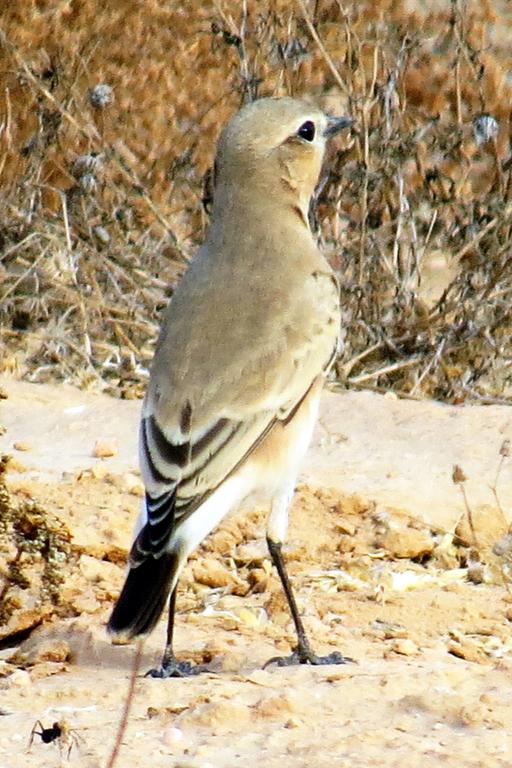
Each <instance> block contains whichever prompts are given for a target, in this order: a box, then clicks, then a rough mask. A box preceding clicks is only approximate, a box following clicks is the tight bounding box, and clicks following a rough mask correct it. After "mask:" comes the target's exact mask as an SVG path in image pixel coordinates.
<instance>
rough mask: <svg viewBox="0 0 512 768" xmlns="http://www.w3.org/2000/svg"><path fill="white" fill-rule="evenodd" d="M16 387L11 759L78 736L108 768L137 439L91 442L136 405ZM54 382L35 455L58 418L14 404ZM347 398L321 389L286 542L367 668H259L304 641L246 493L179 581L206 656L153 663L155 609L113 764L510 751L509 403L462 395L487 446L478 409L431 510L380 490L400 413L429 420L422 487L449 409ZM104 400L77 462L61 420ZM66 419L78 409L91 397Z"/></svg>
mask: <svg viewBox="0 0 512 768" xmlns="http://www.w3.org/2000/svg"><path fill="white" fill-rule="evenodd" d="M3 384H4V390H5V394H6V395H8V397H7V399H6V400H4V401H3V403H2V410H1V411H0V413H1V414H2V416H1V418H0V423H3V425H4V427H5V428H6V431H5V433H4V435H3V436H2V438H1V440H2V445H1V448H2V450H3V451H5V452H7V450H8V451H9V453H10V455H11V457H12V458H11V460H10V461H8V462H7V463H6V464H5V466H4V473H3V478H4V481H5V482H4V485H3V489H4V490H3V492H2V494H1V495H0V505H1V509H2V521H3V528H2V531H3V534H4V535H3V537H2V538H1V539H0V541H1V542H2V544H1V547H0V569H1V570H0V573H1V575H2V583H3V586H2V588H1V593H0V594H1V597H2V602H1V604H0V613H1V622H0V623H1V635H2V638H3V641H2V650H1V651H0V660H1V661H0V675H1V677H0V690H1V694H0V709H1V712H0V766H2V768H4V767H5V768H17V767H18V766H20V768H21V766H43V765H44V766H51V765H59V764H60V762H66V763H67V752H68V748H69V746H71V752H70V755H69V764H70V765H72V764H75V765H77V766H91V768H92V766H95V767H96V766H106V765H107V762H108V757H109V755H110V753H111V750H112V747H113V744H114V741H115V736H116V730H117V725H118V723H119V720H120V717H121V712H122V709H123V706H124V703H125V700H126V694H127V687H128V681H129V678H130V675H131V672H132V668H133V663H134V657H135V648H134V647H125V646H112V645H111V644H110V642H109V640H108V638H107V636H106V633H105V622H106V619H107V617H108V614H109V611H110V610H111V607H112V602H113V600H114V599H115V597H116V595H117V593H118V590H119V588H120V586H121V583H122V579H123V570H124V562H125V558H126V552H127V548H128V546H129V542H130V536H131V529H132V525H133V522H134V519H135V517H136V514H137V511H138V506H139V503H140V494H141V485H140V478H139V477H138V474H137V469H136V461H135V451H134V445H135V439H134V435H132V437H131V438H130V442H131V444H132V445H133V448H130V449H129V450H128V451H127V453H126V454H125V453H124V451H125V450H126V441H125V440H124V439H123V434H122V432H121V433H120V436H119V437H118V440H119V442H118V445H117V446H115V445H111V450H110V453H116V450H117V455H108V454H109V451H108V450H107V455H106V456H105V455H104V454H103V455H102V451H101V450H99V451H98V442H96V441H99V442H100V444H101V441H103V446H105V444H106V443H108V442H109V441H110V442H111V441H112V437H113V436H112V434H110V433H109V431H108V430H109V429H110V430H112V429H113V425H115V423H117V422H116V419H118V418H119V423H121V422H122V418H120V415H121V414H122V413H123V412H124V413H125V414H126V421H127V423H130V420H131V419H135V418H136V408H135V407H134V404H133V403H129V402H128V403H127V402H122V401H114V400H108V398H106V397H104V396H97V395H96V396H95V395H89V394H86V393H83V392H78V391H77V390H72V389H69V390H67V389H66V388H63V387H55V388H50V387H48V388H44V387H43V388H41V387H37V386H35V385H32V386H31V387H30V386H29V385H24V384H20V383H17V382H11V381H8V380H6V381H4V382H3ZM52 396H53V397H58V398H60V400H59V403H60V406H61V410H60V411H59V410H58V409H57V408H56V407H54V408H50V409H48V410H49V411H51V413H52V418H53V419H55V422H54V425H53V426H54V429H55V430H57V428H59V429H58V430H57V431H56V432H54V433H53V439H47V442H46V451H41V455H43V454H44V456H45V461H42V460H41V463H40V464H39V459H38V457H39V455H40V453H39V452H40V446H41V444H44V437H45V435H46V436H47V437H48V436H49V434H51V433H48V431H47V428H48V424H47V423H45V422H44V420H43V419H42V418H39V416H37V415H36V416H35V417H34V418H32V424H33V427H32V433H31V443H29V441H28V438H27V436H26V434H25V433H24V432H23V429H24V427H23V423H24V422H23V420H21V419H20V425H19V427H17V425H16V424H15V423H13V422H12V420H11V414H12V410H10V409H12V408H13V406H15V409H16V411H17V412H18V413H20V414H21V413H22V412H23V419H27V420H29V421H30V414H31V412H32V413H33V414H37V413H38V411H37V408H38V403H40V402H41V400H43V401H44V400H45V398H46V399H47V400H46V402H48V398H51V397H52ZM348 397H349V398H350V394H349V395H348ZM352 397H354V395H352ZM356 397H357V398H358V402H359V404H361V403H364V402H366V405H367V408H368V411H369V413H370V415H371V419H369V420H367V421H366V424H365V423H363V421H362V420H361V419H360V409H359V411H357V409H356V408H355V407H354V402H353V403H351V407H350V408H349V407H348V405H349V404H348V403H345V402H344V398H345V396H344V395H334V394H332V393H327V394H326V398H325V399H324V402H323V406H322V417H321V426H320V427H319V431H318V432H317V435H316V438H315V441H314V445H313V446H312V450H311V452H310V454H309V458H310V461H309V462H306V464H307V466H306V468H305V474H304V475H303V478H302V481H301V483H300V485H299V487H298V489H297V494H296V498H295V501H294V504H293V510H292V515H291V525H290V532H289V537H288V543H287V547H286V557H287V560H288V563H289V570H290V574H291V577H292V579H293V583H294V586H295V589H296V592H297V597H298V602H299V606H300V609H301V611H302V613H303V616H304V621H305V624H306V627H307V629H308V631H309V633H310V635H311V637H312V638H314V645H315V648H316V649H317V650H318V651H319V652H322V653H326V652H330V651H331V650H334V649H338V650H342V651H343V653H344V654H345V655H346V656H348V657H351V658H352V659H353V660H354V662H353V663H348V664H346V665H343V666H329V667H318V668H311V667H307V668H306V667H300V668H287V669H283V668H277V667H268V668H266V669H263V665H264V663H265V662H266V661H267V660H268V659H270V658H271V657H272V656H275V655H276V654H283V653H287V652H288V651H289V649H290V646H291V645H292V644H293V640H294V636H293V629H292V626H291V622H290V618H289V615H288V613H287V610H286V605H285V602H284V599H283V596H282V594H281V591H280V587H279V583H278V580H277V578H276V576H275V574H274V573H273V572H272V569H271V568H270V567H269V563H268V559H267V557H266V553H265V547H264V542H263V532H264V520H265V510H263V509H261V508H260V507H259V506H258V504H257V502H255V503H253V504H250V505H247V509H246V510H245V511H243V512H240V513H237V514H234V515H232V516H231V517H229V518H228V519H227V520H226V521H225V522H224V523H223V524H222V526H221V527H220V528H219V529H218V530H217V531H215V532H214V533H213V535H212V536H210V538H209V539H208V540H207V541H206V542H205V543H204V544H203V546H202V547H201V548H200V549H199V551H198V552H197V553H196V554H195V555H194V556H193V557H192V558H191V560H190V562H189V564H188V566H187V568H186V571H185V573H184V575H183V578H182V581H181V587H180V593H179V598H178V617H177V629H176V650H177V653H178V655H179V657H180V658H183V659H190V660H192V661H194V662H201V663H205V664H207V666H208V668H209V670H210V671H209V672H208V673H206V674H204V675H202V676H200V677H197V678H189V679H183V680H177V679H173V680H167V681H158V680H152V679H147V678H144V677H143V676H142V674H143V672H144V671H146V670H147V669H148V668H150V667H151V666H152V665H154V664H155V663H157V662H158V660H159V654H160V652H161V648H162V644H163V639H164V632H165V627H164V622H161V624H160V625H159V627H158V629H157V631H156V632H155V633H154V635H152V636H151V637H150V638H149V639H147V640H146V642H145V644H144V647H143V649H142V658H141V661H140V667H139V672H138V676H137V679H136V683H135V692H134V697H133V701H132V709H131V713H130V717H129V720H128V727H127V730H126V732H125V734H124V736H123V739H122V744H121V753H120V756H119V760H118V762H117V765H118V766H127V767H128V768H129V767H130V766H138V765H146V764H148V765H149V764H151V765H154V766H160V765H161V766H169V765H173V766H190V767H192V766H194V767H197V768H199V766H202V767H203V768H209V766H215V768H217V766H221V767H223V766H226V768H227V767H228V766H238V765H240V766H242V765H247V763H248V762H250V761H256V760H257V761H259V763H260V764H261V765H262V766H269V768H270V767H272V766H278V765H281V764H282V763H283V761H286V762H287V763H288V764H289V765H291V766H308V768H309V766H324V765H325V766H327V765H329V766H331V765H333V764H335V765H340V766H349V765H353V764H354V763H355V762H360V761H365V762H368V763H370V764H372V765H379V766H402V765H404V764H408V763H409V762H410V761H411V760H412V759H414V758H416V759H417V758H420V759H421V760H422V761H423V762H424V763H425V764H427V765H447V766H486V768H487V766H510V765H512V755H511V752H510V750H511V748H512V744H511V743H510V734H509V729H508V723H509V719H510V718H509V713H510V707H511V704H512V681H511V671H512V643H511V641H510V620H511V619H512V598H511V596H510V592H509V585H508V559H509V543H510V542H509V541H508V538H507V535H506V531H507V525H508V522H507V521H506V520H505V519H504V517H503V515H504V513H506V512H507V511H508V509H509V506H508V502H507V503H505V502H503V500H502V498H501V495H500V494H501V488H502V487H504V488H505V487H506V486H507V484H508V482H507V481H509V478H510V471H511V467H510V460H509V458H508V456H507V455H506V453H507V451H506V446H505V450H504V451H503V452H502V454H500V453H499V448H500V445H501V441H502V440H503V439H506V435H507V430H508V429H510V424H511V422H510V418H511V414H510V412H509V410H508V409H507V408H502V409H497V413H493V409H490V410H488V409H485V408H481V407H480V408H471V409H469V408H466V409H459V411H458V412H459V414H460V418H461V419H469V421H468V422H467V424H466V422H464V424H465V427H464V430H463V431H464V434H465V437H466V440H467V441H468V443H469V444H470V445H476V444H478V442H479V440H480V438H481V436H482V429H483V425H484V424H485V425H487V428H488V429H489V435H488V440H487V441H486V442H487V443H489V446H490V447H489V455H488V456H487V457H485V456H484V455H483V453H482V451H481V452H480V453H479V452H478V451H475V452H472V457H473V460H474V464H473V465H472V470H471V483H470V482H469V480H468V481H461V480H460V478H459V482H458V484H456V485H453V484H452V486H451V488H448V487H447V489H446V492H445V496H444V499H442V500H438V502H437V505H436V514H435V515H434V516H433V518H432V519H429V518H428V515H426V514H425V510H424V509H422V507H421V505H419V504H418V503H417V501H416V500H415V498H414V495H413V494H411V495H410V504H409V505H407V503H405V502H403V498H405V496H406V493H404V489H403V487H402V488H401V493H402V498H401V500H400V504H397V505H396V506H395V507H393V506H392V505H391V504H390V503H389V502H388V503H385V501H382V500H379V496H378V492H377V490H376V486H378V485H379V484H381V485H382V487H383V488H384V486H387V488H385V490H386V492H387V493H388V494H390V495H392V494H393V489H394V488H396V489H397V498H399V496H400V483H401V473H400V467H401V466H403V463H404V456H403V452H402V451H400V449H399V445H400V443H399V441H400V429H401V425H403V424H404V422H405V423H413V424H414V423H416V424H418V425H420V424H421V423H422V414H423V424H424V425H425V423H427V422H428V424H429V429H430V430H432V431H434V432H435V436H436V440H434V439H432V444H431V447H430V448H429V447H428V446H429V444H428V442H425V441H424V440H423V441H420V442H421V445H422V446H423V450H424V451H426V455H423V456H421V457H420V459H418V460H417V466H416V467H415V474H416V477H417V482H418V487H419V488H420V487H421V484H422V482H423V483H426V481H427V479H428V477H429V475H430V476H431V473H432V467H433V466H434V455H433V454H434V453H435V446H436V445H437V446H446V445H447V444H448V443H449V442H450V439H451V438H453V417H452V418H446V419H445V418H440V417H439V418H437V420H436V419H433V418H432V415H431V414H430V412H429V409H430V408H431V406H432V404H430V403H413V404H411V403H401V402H400V401H395V400H393V401H391V400H390V399H389V398H382V397H379V396H371V398H370V399H368V400H367V401H365V400H364V399H363V400H361V398H360V396H357V395H356ZM78 401H79V402H78ZM108 402H110V403H111V404H112V421H111V422H110V423H109V424H108V425H106V424H105V422H104V421H101V420H99V421H98V420H96V421H95V420H94V418H91V424H92V425H93V426H94V425H95V432H94V430H93V431H92V432H88V430H87V425H85V426H84V428H83V429H75V438H74V440H75V449H76V450H75V454H76V457H78V458H75V459H74V461H75V464H74V465H73V466H72V467H71V468H70V467H69V465H68V461H69V456H70V455H72V452H70V451H69V450H66V455H62V456H60V455H59V454H60V449H59V443H58V440H57V439H56V438H55V435H57V434H61V435H67V434H68V432H67V429H68V427H69V424H67V422H66V419H68V418H69V415H68V416H66V415H65V414H66V412H67V411H68V410H69V409H70V408H75V409H76V408H77V407H78V406H79V405H82V406H86V407H90V408H91V409H92V413H94V412H96V413H97V414H99V413H101V408H102V407H104V406H105V404H106V403H108ZM21 406H23V407H21ZM411 406H412V407H413V409H414V413H411ZM344 408H346V409H347V413H345V416H344V418H343V422H344V438H345V439H343V440H340V439H335V435H334V436H333V434H332V432H331V436H330V439H329V440H328V441H327V445H326V435H325V432H324V433H323V432H322V430H323V429H324V430H325V427H326V425H329V424H330V425H331V426H332V424H333V423H335V421H336V419H337V418H338V419H339V417H340V413H341V412H342V411H343V409H344ZM371 408H375V409H376V410H375V411H372V410H371ZM379 408H381V410H380V411H379V410H378V409H379ZM118 409H119V410H118ZM350 411H351V412H352V418H349V415H348V414H349V412H350ZM56 413H57V414H58V416H57V417H56V415H55V414H56ZM74 413H75V416H74V418H79V417H80V414H82V418H85V417H84V415H83V414H84V411H82V412H80V411H78V412H77V411H75V412H74ZM379 413H380V416H379V415H378V414H379ZM384 417H386V418H387V421H384ZM493 419H496V421H493ZM411 420H412V421H411ZM59 424H60V427H59ZM322 424H323V426H322ZM379 427H380V429H379ZM418 428H419V427H418ZM114 432H115V429H114ZM380 432H382V433H384V434H386V435H387V439H388V440H389V441H391V442H390V443H389V445H388V449H387V450H386V449H385V448H384V447H382V446H381V453H382V454H383V455H385V457H386V462H387V471H384V466H383V464H382V461H383V459H382V455H380V456H377V458H376V462H377V463H372V460H371V450H370V448H371V445H372V442H373V441H375V440H376V437H375V435H376V434H379V433H380ZM134 434H135V433H134ZM450 436H451V437H450ZM66 439H67V438H66ZM347 441H348V443H349V446H356V445H363V446H367V448H366V450H367V452H368V462H367V475H368V482H367V485H366V487H364V486H363V485H360V487H359V491H358V492H357V493H354V492H353V491H352V490H351V489H350V486H349V484H348V482H347V484H346V489H345V490H344V489H343V486H344V480H343V474H342V473H341V469H342V465H341V457H343V455H344V454H343V452H344V451H346V444H347ZM393 441H395V442H394V443H393ZM396 441H398V443H397V442H396ZM66 445H67V443H66ZM393 445H394V448H393ZM459 445H462V443H461V442H460V443H459ZM16 446H17V447H16ZM368 446H370V448H368ZM100 447H101V446H100ZM107 448H108V445H107ZM463 448H464V449H465V446H463ZM460 450H462V448H460ZM326 451H327V453H328V458H329V461H330V462H331V464H330V469H329V471H330V472H331V473H332V471H333V466H334V465H335V463H336V460H339V462H340V464H339V466H340V473H341V474H340V478H338V484H337V485H334V484H333V485H332V486H329V485H328V484H326V483H325V482H323V483H321V484H320V483H319V481H318V477H320V475H317V480H316V482H315V480H314V476H313V474H314V472H315V471H318V472H320V470H315V467H316V466H320V464H321V461H320V459H321V456H322V455H324V454H325V452H326ZM429 451H430V452H431V454H430V457H429V453H428V452H429ZM98 452H99V454H100V455H99V456H98V455H94V454H98ZM503 454H505V455H503ZM493 457H494V458H493ZM345 458H346V456H345ZM452 458H454V459H456V458H457V452H456V451H455V453H454V454H453V457H452ZM121 459H122V460H121ZM408 461H409V462H411V461H414V458H413V453H412V454H411V457H409V458H408ZM48 462H49V463H48ZM116 462H117V463H116ZM379 462H380V463H379ZM80 463H82V464H83V466H82V469H80V466H79V465H80ZM109 463H110V464H109ZM49 465H52V466H53V470H52V471H53V474H52V472H51V471H49V468H48V467H49ZM324 469H325V466H324ZM498 469H500V472H499V475H498V480H497V482H494V481H495V476H496V473H497V472H498ZM62 470H64V472H63V471H62ZM466 471H467V467H466ZM308 473H309V474H308ZM447 473H448V474H450V475H451V473H452V466H449V467H447ZM468 474H469V473H468ZM372 475H373V477H372ZM376 478H377V481H376ZM378 478H380V481H378ZM493 482H494V489H495V491H496V498H495V497H494V496H493V494H492V493H491V491H489V494H490V496H489V501H488V504H487V506H485V505H484V506H480V505H479V504H478V503H474V500H473V497H472V489H473V488H478V487H485V488H488V486H489V485H492V484H493ZM441 485H442V484H441ZM461 490H464V491H465V492H466V499H467V503H468V507H469V510H470V517H471V518H472V522H473V530H472V529H471V526H470V524H469V520H468V514H467V510H466V511H465V510H464V506H463V503H462V502H461V498H462V495H461V493H460V492H461ZM461 504H462V507H460V506H459V505H461ZM502 508H504V509H502ZM461 509H462V511H461ZM505 517H506V514H505ZM434 519H435V522H433V520H434ZM443 522H444V525H443ZM454 531H456V533H455V535H454ZM20 532H22V533H23V537H21V535H20ZM27 542H30V543H31V544H30V546H28V545H27ZM36 720H40V721H41V722H42V724H43V726H44V727H46V728H48V727H50V726H51V725H52V724H53V723H54V722H61V723H62V722H63V721H65V722H66V723H67V724H68V726H69V728H71V729H72V730H71V733H70V734H68V736H67V739H68V741H66V738H65V739H64V742H65V743H60V750H59V743H58V742H57V743H54V744H45V743H43V742H42V740H41V738H40V736H38V735H37V734H36V735H35V736H34V740H33V743H32V746H31V747H30V750H28V743H29V737H30V733H31V730H32V728H33V726H34V724H35V722H36Z"/></svg>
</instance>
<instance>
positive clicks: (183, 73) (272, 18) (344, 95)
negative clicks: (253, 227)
mask: <svg viewBox="0 0 512 768" xmlns="http://www.w3.org/2000/svg"><path fill="white" fill-rule="evenodd" d="M11 6H12V7H9V8H8V9H7V10H5V9H4V10H3V11H2V23H1V30H2V31H1V36H0V63H1V66H0V81H1V86H2V87H1V94H2V97H1V101H2V103H0V113H1V114H0V148H1V149H0V190H1V194H2V199H3V206H2V212H1V213H0V254H1V255H0V322H1V329H0V350H1V359H0V369H3V370H4V371H5V370H10V371H13V372H14V373H15V374H16V375H21V376H24V377H25V378H28V379H31V380H37V381H41V380H48V379H54V380H55V379H60V380H63V379H64V380H67V381H72V382H74V383H77V384H79V385H81V386H100V387H102V388H106V389H108V390H110V391H112V392H114V393H117V394H121V395H123V396H126V397H129V396H138V395H139V394H140V392H141V390H142V389H143V383H144V380H145V378H146V376H147V370H146V367H147V363H148V361H149V359H150V357H151V354H152V346H153V343H154V339H155V335H156V332H157V327H158V321H159V313H160V310H161V309H162V307H163V306H164V305H165V303H166V301H167V298H168V296H169V295H170V293H171V292H172V288H173V286H174V285H175V282H176V280H177V278H178V276H179V274H180V273H181V272H182V270H183V268H184V266H185V265H186V262H187V260H188V258H189V257H190V255H191V254H193V252H194V250H195V248H196V246H197V244H198V243H199V242H200V240H201V238H202V235H203V232H204V227H205V224H206V221H207V214H206V213H205V208H207V205H205V206H204V207H203V206H202V205H201V201H205V202H206V198H207V184H205V178H206V176H207V171H208V169H209V167H210V165H211V162H212V152H213V148H214V142H215V139H216V137H217V135H218V132H219V130H220V127H221V125H222V124H223V123H224V122H225V120H226V119H227V118H228V117H229V116H230V115H231V114H232V112H233V111H234V110H235V109H236V108H237V107H238V106H239V105H240V104H241V103H242V102H243V101H244V100H246V99H249V98H254V97H255V96H257V95H269V94H284V93H289V94H292V95H297V96H302V95H304V96H307V97H308V98H310V99H312V100H314V101H316V102H317V103H319V104H320V105H322V106H324V107H325V108H326V109H328V110H331V111H332V112H335V113H343V112H345V113H347V112H348V113H350V114H352V115H353V116H354V118H355V119H356V129H355V131H354V133H353V135H352V137H351V138H350V139H347V140H342V141H340V143H338V144H337V146H336V147H335V148H334V149H333V152H332V155H331V158H330V161H329V164H328V165H327V166H326V167H327V168H328V169H329V173H328V175H326V177H325V178H324V179H323V180H322V183H321V185H320V188H319V192H318V196H317V201H316V206H315V208H314V210H313V211H312V222H313V225H314V226H315V228H316V231H317V232H318V237H319V239H320V240H321V241H322V245H323V247H324V249H325V250H326V252H327V253H328V254H329V257H330V259H331V262H332V263H333V265H334V267H335V268H336V269H337V271H338V273H339V275H340V279H341V283H342V288H343V298H344V328H345V353H344V356H343V358H342V359H341V361H340V362H339V364H338V366H337V374H338V381H339V384H340V386H353V387H365V388H368V387H370V388H374V389H376V390H378V391H381V390H389V389H393V390H394V391H396V392H397V393H399V394H401V395H403V396H407V397H425V396H430V397H436V398H439V399H444V400H447V401H451V402H464V401H466V400H468V399H470V400H478V401H480V402H510V400H511V396H512V388H511V360H512V343H511V333H510V327H511V318H510V314H511V309H510V307H511V302H510V294H511V291H512V255H511V225H510V214H511V212H512V155H511V151H510V146H509V133H510V126H509V117H510V107H509V104H510V96H511V88H512V85H511V84H510V82H509V76H508V73H509V71H510V69H511V66H510V65H511V55H510V51H509V42H508V41H509V39H510V34H511V32H512V17H511V16H510V13H509V12H507V10H506V4H503V10H501V4H490V3H481V2H478V3H477V2H476V1H475V2H467V3H464V2H462V0H453V2H452V3H451V6H449V7H448V8H447V7H446V4H445V3H439V4H436V3H434V4H432V3H431V4H429V7H428V14H427V13H426V12H425V11H424V10H423V6H420V4H416V5H415V4H414V3H412V4H411V3H408V4H405V3H394V4H390V3H386V2H384V1H383V0H381V1H380V2H369V1H368V2H358V3H356V2H351V3H343V2H341V0H335V1H332V0H315V1H313V0H310V1H309V2H306V0H297V2H293V0H258V2H256V0H247V2H242V3H239V2H234V0H218V2H211V3H200V2H197V0H196V1H195V2H194V0H189V2H186V3H180V4H179V7H176V8H173V4H169V3H167V2H163V0H162V2H158V0H148V1H147V2H146V3H144V4H133V3H127V4H117V7H116V10H114V11H113V10H112V8H111V7H109V8H108V9H107V8H106V6H105V8H103V7H102V6H101V5H100V4H99V3H95V2H93V0H82V2H76V3H61V4H56V3H54V2H44V1H43V0H39V2H35V0H34V1H33V2H32V3H30V2H29V3H25V4H23V9H22V10H18V9H17V8H16V4H11ZM100 85H108V86H110V88H111V89H112V90H111V92H109V91H108V90H105V89H103V90H101V89H100V90H99V91H98V89H97V87H98V86H100Z"/></svg>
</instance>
